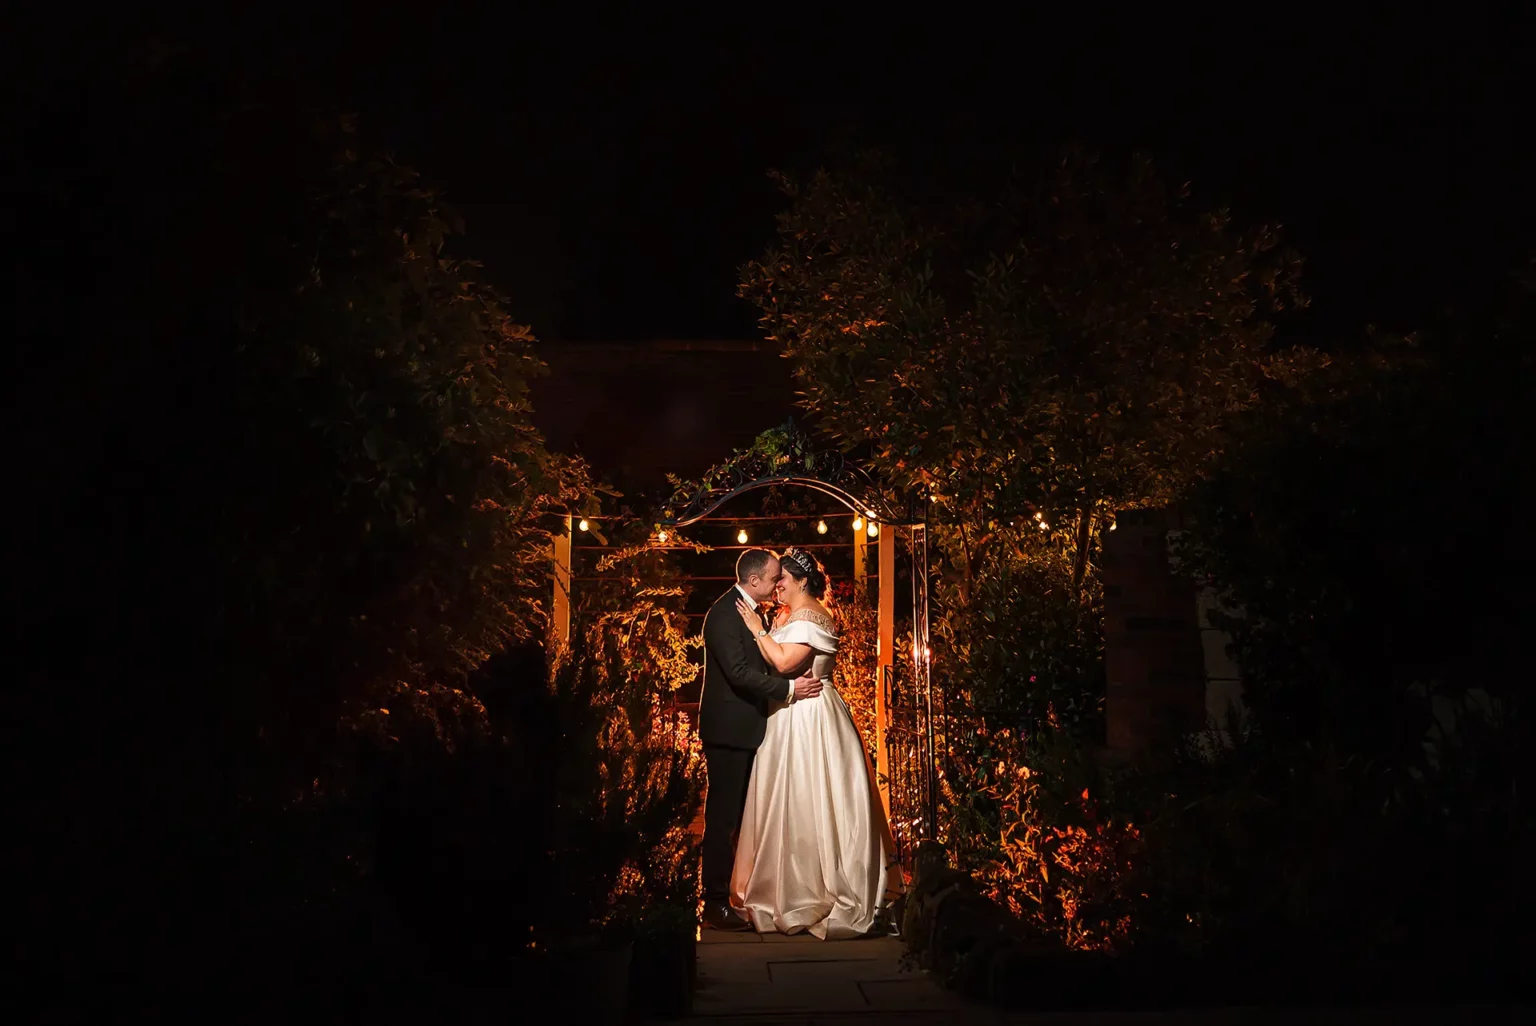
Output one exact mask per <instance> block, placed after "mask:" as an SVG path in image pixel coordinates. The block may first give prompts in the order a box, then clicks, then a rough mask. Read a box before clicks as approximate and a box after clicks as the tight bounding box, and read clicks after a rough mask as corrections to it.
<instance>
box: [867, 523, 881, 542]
mask: <svg viewBox="0 0 1536 1026" xmlns="http://www.w3.org/2000/svg"><path fill="white" fill-rule="evenodd" d="M869 536H870V537H871V538H877V537H879V536H880V525H879V524H877V523H875V522H874V521H873V520H871V521H870V522H869Z"/></svg>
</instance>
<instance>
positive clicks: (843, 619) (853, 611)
mask: <svg viewBox="0 0 1536 1026" xmlns="http://www.w3.org/2000/svg"><path fill="white" fill-rule="evenodd" d="M835 594H836V596H837V601H836V602H835V603H834V605H833V609H832V612H833V614H834V615H835V616H836V617H837V622H838V628H839V634H838V647H837V672H836V675H835V677H834V679H833V683H834V684H835V685H836V687H837V693H838V694H840V695H842V696H843V701H844V702H845V703H846V704H847V706H848V711H849V712H851V713H852V714H853V722H854V724H855V725H856V726H857V727H858V728H859V735H860V736H861V737H862V738H863V739H864V748H865V750H866V751H868V752H869V754H870V757H871V758H874V755H875V643H876V641H878V640H879V637H880V616H879V612H878V611H877V610H876V609H875V607H874V606H872V605H871V604H870V602H869V598H868V597H867V596H866V595H864V594H861V593H860V592H859V590H858V589H857V588H855V587H854V586H853V583H852V582H847V583H846V584H844V583H843V582H838V584H837V585H836V586H835Z"/></svg>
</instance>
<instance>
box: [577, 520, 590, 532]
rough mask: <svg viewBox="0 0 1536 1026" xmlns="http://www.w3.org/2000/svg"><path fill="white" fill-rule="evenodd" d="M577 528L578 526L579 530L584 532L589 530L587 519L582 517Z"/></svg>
mask: <svg viewBox="0 0 1536 1026" xmlns="http://www.w3.org/2000/svg"><path fill="white" fill-rule="evenodd" d="M576 526H577V527H578V528H579V529H580V530H583V531H585V530H586V529H587V527H588V524H587V518H586V517H582V518H581V523H579V524H577V525H576Z"/></svg>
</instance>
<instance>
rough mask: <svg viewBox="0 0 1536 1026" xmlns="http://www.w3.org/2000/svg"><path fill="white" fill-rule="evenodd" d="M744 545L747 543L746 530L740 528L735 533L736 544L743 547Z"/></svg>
mask: <svg viewBox="0 0 1536 1026" xmlns="http://www.w3.org/2000/svg"><path fill="white" fill-rule="evenodd" d="M746 543H747V529H746V528H742V529H741V530H739V531H737V532H736V544H737V545H745V544H746Z"/></svg>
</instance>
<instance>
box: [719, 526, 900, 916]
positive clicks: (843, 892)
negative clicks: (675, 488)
mask: <svg viewBox="0 0 1536 1026" xmlns="http://www.w3.org/2000/svg"><path fill="white" fill-rule="evenodd" d="M826 596H827V575H826V573H825V571H824V570H823V569H822V566H821V563H820V562H819V561H818V560H817V559H816V557H815V556H813V555H811V554H810V553H809V552H806V551H804V550H803V549H794V548H791V549H789V550H787V551H786V552H785V553H784V555H783V556H782V557H779V556H776V555H774V554H773V553H772V552H769V551H768V550H766V549H748V550H747V551H746V552H744V553H742V555H741V558H740V559H739V560H737V562H736V584H735V586H734V587H732V588H731V589H730V590H729V591H727V592H726V593H725V594H724V595H722V596H721V597H720V598H719V600H717V601H716V602H715V604H714V605H713V606H712V607H711V608H710V611H709V614H708V616H707V617H706V619H705V621H704V691H703V694H702V696H701V697H700V699H699V736H700V740H701V741H702V742H703V746H704V760H705V765H706V767H707V769H708V773H709V796H708V798H707V800H706V802H705V806H704V843H703V858H704V866H703V885H704V925H705V926H708V927H711V928H714V929H717V930H754V929H755V930H757V931H758V932H759V933H774V932H777V933H800V932H802V931H805V932H809V933H810V934H812V935H813V936H815V937H819V938H821V939H822V940H835V939H844V938H853V937H866V936H872V935H874V934H877V933H881V932H886V931H887V930H888V925H887V924H886V923H885V922H884V920H885V918H886V917H884V916H882V915H881V913H882V911H883V910H884V909H885V908H886V906H887V904H888V902H889V899H890V898H891V897H892V896H893V895H894V893H895V892H896V891H897V890H899V886H900V879H901V875H900V870H899V869H897V868H895V867H893V866H892V865H891V860H892V858H893V856H894V846H893V845H892V843H891V834H890V828H889V826H888V824H887V823H886V819H885V813H884V809H883V807H882V805H881V803H880V796H879V791H878V790H877V788H876V784H875V779H874V770H873V767H871V766H870V763H869V756H868V754H867V753H866V752H865V750H864V743H863V740H862V738H861V737H860V736H859V732H858V729H857V728H856V727H855V726H854V722H853V717H852V715H851V714H850V713H849V711H848V706H847V705H845V704H844V702H843V699H842V696H840V695H839V694H838V693H837V688H836V687H835V686H834V685H833V672H832V671H833V666H834V664H835V663H836V659H837V642H838V627H837V622H836V620H835V619H833V617H832V615H831V613H830V612H829V610H828V608H827V605H826ZM770 602H772V603H773V605H774V606H775V607H776V608H777V609H778V610H779V613H778V615H777V616H776V617H772V618H770V616H769V615H768V612H767V609H768V603H770ZM775 619H776V620H777V624H775V623H774V620H775ZM738 837H739V839H738Z"/></svg>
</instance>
